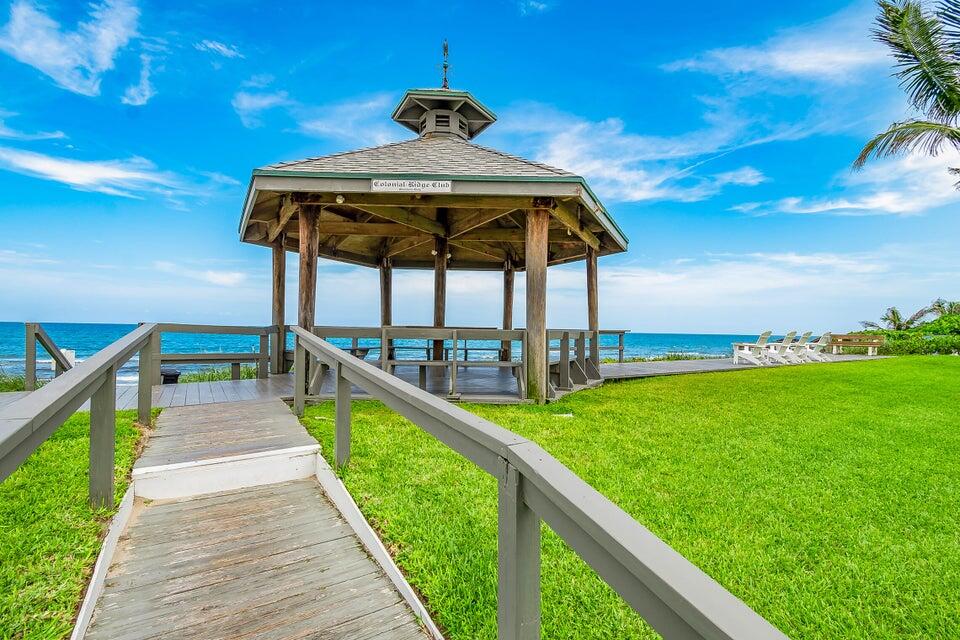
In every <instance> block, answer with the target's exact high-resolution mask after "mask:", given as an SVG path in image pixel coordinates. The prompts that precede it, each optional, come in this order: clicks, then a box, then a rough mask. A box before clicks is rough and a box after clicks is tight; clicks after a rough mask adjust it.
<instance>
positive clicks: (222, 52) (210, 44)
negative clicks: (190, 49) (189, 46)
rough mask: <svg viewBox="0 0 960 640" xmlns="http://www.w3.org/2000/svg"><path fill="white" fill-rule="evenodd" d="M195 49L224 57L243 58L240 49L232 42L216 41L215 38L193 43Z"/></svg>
mask: <svg viewBox="0 0 960 640" xmlns="http://www.w3.org/2000/svg"><path fill="white" fill-rule="evenodd" d="M193 46H194V48H196V49H197V51H207V52H209V53H215V54H217V55H219V56H223V57H224V58H243V57H244V56H243V54H242V53H240V50H239V49H238V48H237V47H236V46H234V45H232V44H224V43H222V42H217V41H216V40H202V41H200V42H198V43H196V44H194V45H193Z"/></svg>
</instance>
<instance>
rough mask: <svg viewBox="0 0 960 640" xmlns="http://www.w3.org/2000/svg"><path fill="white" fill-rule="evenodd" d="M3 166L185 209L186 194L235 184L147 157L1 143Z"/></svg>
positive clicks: (211, 192)
mask: <svg viewBox="0 0 960 640" xmlns="http://www.w3.org/2000/svg"><path fill="white" fill-rule="evenodd" d="M0 169H6V170H8V171H12V172H14V173H20V174H23V175H28V176H33V177H36V178H41V179H44V180H52V181H54V182H60V183H62V184H65V185H68V186H70V187H72V188H74V189H76V190H78V191H91V192H96V193H104V194H107V195H111V196H120V197H124V198H136V199H142V198H144V197H146V196H147V195H149V194H155V195H160V196H162V197H164V198H166V199H167V201H168V202H169V203H170V204H171V205H174V206H175V207H176V208H181V209H184V208H186V206H185V205H184V203H183V202H182V200H181V199H182V198H184V197H187V196H189V197H191V198H193V199H197V198H200V199H202V198H206V197H209V196H211V195H214V194H215V193H217V192H218V190H220V189H223V188H224V187H227V188H230V189H233V187H234V186H235V185H234V184H231V183H230V179H229V178H227V179H226V180H224V179H223V176H219V177H218V174H213V175H206V176H205V177H206V178H207V180H206V181H199V180H197V179H190V178H185V177H183V176H180V175H177V174H175V173H172V172H170V171H162V170H160V169H158V168H157V166H156V165H154V163H152V162H150V161H149V160H147V159H146V158H140V157H133V158H128V159H126V160H76V159H74V158H64V157H57V156H49V155H45V154H42V153H36V152H33V151H24V150H22V149H14V148H11V147H3V146H0ZM195 173H197V174H199V175H204V174H203V173H202V172H195Z"/></svg>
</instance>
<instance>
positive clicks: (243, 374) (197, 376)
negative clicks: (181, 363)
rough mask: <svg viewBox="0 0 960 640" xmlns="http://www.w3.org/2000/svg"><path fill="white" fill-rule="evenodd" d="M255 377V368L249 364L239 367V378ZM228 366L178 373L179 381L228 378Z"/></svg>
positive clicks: (206, 380) (207, 380) (211, 380)
mask: <svg viewBox="0 0 960 640" xmlns="http://www.w3.org/2000/svg"><path fill="white" fill-rule="evenodd" d="M256 377H257V368H256V367H251V366H249V365H243V366H242V367H240V379H241V380H252V379H253V378H256ZM230 379H231V377H230V368H229V367H216V368H214V369H203V370H201V371H192V372H190V373H182V374H180V379H179V382H217V381H219V380H230Z"/></svg>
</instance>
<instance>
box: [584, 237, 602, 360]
mask: <svg viewBox="0 0 960 640" xmlns="http://www.w3.org/2000/svg"><path fill="white" fill-rule="evenodd" d="M587 329H589V330H590V334H591V335H590V359H591V360H593V364H594V365H596V366H597V367H599V366H600V333H599V331H600V315H599V309H598V297H597V250H596V249H594V248H593V247H591V246H590V245H587Z"/></svg>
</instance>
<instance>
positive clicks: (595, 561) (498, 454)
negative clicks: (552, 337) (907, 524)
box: [292, 327, 786, 640]
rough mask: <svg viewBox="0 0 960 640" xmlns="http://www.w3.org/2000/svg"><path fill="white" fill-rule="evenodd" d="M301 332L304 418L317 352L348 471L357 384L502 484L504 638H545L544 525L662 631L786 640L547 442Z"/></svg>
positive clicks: (298, 369) (299, 402)
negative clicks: (327, 377)
mask: <svg viewBox="0 0 960 640" xmlns="http://www.w3.org/2000/svg"><path fill="white" fill-rule="evenodd" d="M292 330H293V332H294V334H295V336H296V338H295V344H296V346H295V349H294V373H295V380H294V410H295V412H296V413H297V414H298V415H303V409H304V404H305V402H306V383H307V380H306V372H305V369H306V361H307V353H309V354H310V355H311V356H312V357H315V358H317V359H318V360H319V361H320V362H322V363H323V364H324V365H326V366H328V367H330V368H331V369H333V370H334V372H335V376H336V394H335V398H336V411H335V415H336V419H335V427H334V458H335V461H336V464H337V465H338V466H344V465H346V464H347V463H348V461H349V457H350V431H351V425H350V389H351V385H356V386H358V387H360V388H361V389H363V390H364V391H366V392H367V393H368V394H370V395H371V396H373V397H374V398H377V399H378V400H380V401H381V402H383V403H384V404H385V405H387V406H388V407H390V408H391V409H393V410H394V411H396V412H397V413H399V414H400V415H402V416H404V417H406V418H407V419H409V420H410V421H411V422H413V423H414V424H416V425H417V426H419V427H420V428H421V429H423V430H424V431H426V432H427V433H429V434H431V435H432V436H434V437H435V438H437V439H438V440H440V441H441V442H443V443H444V444H446V445H447V446H448V447H450V448H451V449H453V450H454V451H456V452H457V453H459V454H460V455H462V456H464V457H465V458H467V459H468V460H470V461H472V462H473V463H474V464H476V465H477V466H479V467H480V468H481V469H483V470H484V471H486V472H487V473H489V474H490V475H492V476H494V477H495V478H496V479H497V483H498V505H499V506H498V565H497V572H498V596H497V626H498V636H499V638H501V640H528V639H533V638H539V637H540V585H539V583H540V521H541V520H543V521H544V522H546V523H547V525H548V526H550V528H551V529H553V530H554V531H555V532H556V533H557V534H558V535H559V536H560V537H561V538H563V540H564V541H565V542H566V543H567V544H568V545H569V546H570V547H571V548H572V549H573V550H574V552H575V553H577V554H578V555H579V556H580V557H581V558H582V559H583V560H584V561H585V562H586V563H587V564H588V565H590V566H591V567H592V568H593V569H594V570H595V571H596V572H597V573H598V574H599V575H600V577H601V578H603V580H604V581H605V582H606V583H607V584H608V585H610V586H611V587H612V588H613V589H614V590H615V591H617V593H619V594H620V595H621V597H623V598H624V600H626V601H627V603H628V604H630V606H631V607H633V609H634V610H635V611H637V612H638V613H639V614H640V615H641V616H643V618H644V619H645V620H646V621H647V622H648V623H649V624H650V625H651V626H652V627H653V628H654V629H656V630H657V631H658V632H659V633H660V634H661V635H662V636H663V637H664V638H667V639H672V638H712V639H730V640H732V639H737V640H766V639H774V638H776V639H785V638H786V636H785V635H783V634H782V633H781V632H780V631H779V630H778V629H777V628H776V627H774V626H773V625H771V624H770V623H769V622H767V621H766V620H765V619H764V618H762V617H761V616H760V615H758V614H757V613H756V612H754V611H753V610H752V609H750V608H749V607H748V606H747V605H746V604H744V603H743V602H742V601H740V600H739V599H737V598H736V597H735V596H734V595H732V594H731V593H730V592H728V591H727V590H726V589H724V588H723V587H722V586H720V585H719V584H718V583H717V582H716V581H714V580H713V579H712V578H710V577H709V576H708V575H707V574H705V573H703V572H702V571H701V570H700V569H698V568H697V567H696V566H694V565H693V564H692V563H690V562H689V561H688V560H687V559H686V558H684V557H683V556H681V555H680V554H679V553H677V552H676V551H675V550H674V549H672V548H671V547H670V546H669V545H667V544H666V543H665V542H663V541H662V540H660V539H659V538H658V537H657V536H655V535H654V534H653V533H652V532H650V531H649V530H648V529H647V528H645V527H644V526H643V525H641V524H640V523H639V522H637V521H636V520H635V519H633V518H632V517H631V516H630V515H629V514H627V513H626V512H624V511H623V510H622V509H620V508H619V507H618V506H616V505H615V504H614V503H613V502H611V501H610V500H608V499H607V498H606V497H605V496H603V495H602V494H600V493H599V492H598V491H596V490H595V489H594V488H593V487H591V486H590V485H588V484H587V483H586V482H584V481H583V480H582V479H581V478H580V477H579V476H577V475H576V474H574V473H573V472H572V471H570V469H568V468H567V467H565V466H564V465H563V464H561V463H560V462H559V461H558V460H556V459H555V458H553V456H551V455H550V454H549V453H547V452H546V451H544V450H543V449H542V448H541V447H539V446H538V445H537V444H535V443H533V442H531V441H530V440H527V439H526V438H524V437H522V436H520V435H518V434H515V433H513V432H511V431H508V430H506V429H504V428H503V427H500V426H498V425H496V424H494V423H492V422H489V421H487V420H484V419H483V418H480V417H479V416H476V415H474V414H472V413H469V412H467V411H465V410H463V409H461V408H459V407H457V406H455V405H453V404H451V403H449V402H446V401H444V400H442V399H440V398H437V397H436V396H433V395H432V394H429V393H427V392H425V391H423V390H421V389H419V388H418V387H416V386H414V385H411V384H409V383H407V382H404V381H403V380H401V379H399V378H396V377H394V376H391V375H390V374H388V373H386V372H384V371H382V370H380V369H378V368H377V367H374V366H372V365H370V364H369V363H367V362H364V361H362V360H359V359H357V358H354V357H352V356H351V355H350V354H348V353H346V352H344V351H342V350H340V349H338V348H337V347H335V346H333V345H332V344H330V343H328V342H326V341H324V340H321V339H320V338H318V337H317V336H315V335H313V334H312V333H311V332H310V331H306V330H304V329H302V328H300V327H293V328H292ZM568 337H569V336H568Z"/></svg>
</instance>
